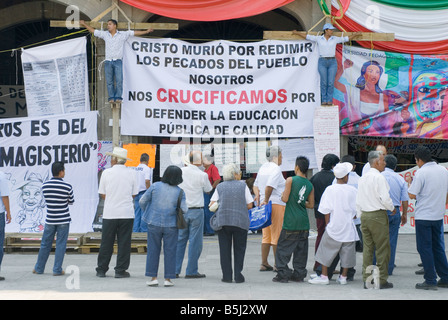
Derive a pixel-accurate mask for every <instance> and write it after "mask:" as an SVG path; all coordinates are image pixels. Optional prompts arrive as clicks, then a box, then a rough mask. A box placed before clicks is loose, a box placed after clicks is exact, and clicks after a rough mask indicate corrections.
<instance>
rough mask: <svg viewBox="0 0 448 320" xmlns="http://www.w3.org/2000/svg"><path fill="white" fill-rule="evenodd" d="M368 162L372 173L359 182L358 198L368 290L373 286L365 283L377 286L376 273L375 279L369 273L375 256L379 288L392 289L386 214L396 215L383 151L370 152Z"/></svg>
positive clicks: (363, 269) (365, 279)
mask: <svg viewBox="0 0 448 320" xmlns="http://www.w3.org/2000/svg"><path fill="white" fill-rule="evenodd" d="M368 160H369V163H370V169H369V171H368V172H367V173H366V174H365V175H363V176H361V178H360V179H359V182H358V194H357V197H356V207H357V210H358V215H361V231H362V238H363V264H362V275H363V280H364V286H365V288H366V289H367V288H369V287H370V286H371V283H370V282H369V283H366V281H367V279H372V280H373V281H374V285H375V286H376V285H377V284H378V281H377V280H378V279H377V278H376V276H375V271H376V269H375V268H373V269H372V271H373V273H374V274H373V276H372V275H371V274H369V273H368V272H366V270H369V269H370V268H371V265H372V261H373V253H374V252H375V255H376V267H377V270H379V288H380V289H388V288H392V287H393V285H392V283H390V282H387V279H388V276H389V274H388V269H387V268H388V264H389V260H390V242H389V218H388V216H387V210H389V211H391V212H392V214H395V207H394V204H393V202H392V199H391V197H390V195H389V189H390V188H389V184H388V183H387V180H386V178H385V177H384V176H383V175H382V174H381V172H383V171H384V168H385V167H386V163H385V161H384V154H383V153H382V152H381V151H370V152H369V155H368Z"/></svg>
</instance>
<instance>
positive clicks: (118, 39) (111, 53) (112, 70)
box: [79, 19, 153, 103]
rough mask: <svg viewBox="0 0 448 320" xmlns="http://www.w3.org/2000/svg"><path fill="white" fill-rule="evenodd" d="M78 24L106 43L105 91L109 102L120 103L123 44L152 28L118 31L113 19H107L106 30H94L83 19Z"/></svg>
mask: <svg viewBox="0 0 448 320" xmlns="http://www.w3.org/2000/svg"><path fill="white" fill-rule="evenodd" d="M79 24H80V25H82V26H83V27H85V28H86V29H87V30H89V31H90V32H91V33H93V35H94V36H95V37H98V38H101V39H103V40H104V41H105V43H106V58H105V62H104V74H105V76H106V84H107V92H108V94H109V102H110V103H114V102H115V103H121V101H122V100H123V97H122V95H123V63H122V58H123V44H124V43H125V42H126V41H127V39H128V38H129V37H131V36H141V35H144V34H147V33H150V32H152V31H153V30H152V29H148V30H144V31H133V30H129V31H118V30H117V25H118V22H117V21H116V20H114V19H110V20H109V21H107V31H103V30H95V29H94V28H92V27H91V26H89V25H87V24H86V23H85V22H84V20H81V21H79Z"/></svg>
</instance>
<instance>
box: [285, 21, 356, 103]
mask: <svg viewBox="0 0 448 320" xmlns="http://www.w3.org/2000/svg"><path fill="white" fill-rule="evenodd" d="M335 29H336V28H335V27H334V26H333V25H332V24H331V23H326V24H325V25H324V28H323V31H324V34H323V35H321V36H312V35H309V34H307V35H306V40H311V41H315V42H316V43H317V47H318V48H319V55H320V57H319V62H318V71H319V75H320V95H321V104H322V105H323V106H325V105H329V106H331V105H332V104H333V89H334V79H335V77H336V72H337V71H338V64H337V62H336V58H335V54H336V45H337V44H338V43H344V42H347V41H350V40H352V39H354V38H356V37H358V36H359V35H360V34H361V33H360V32H355V33H352V34H351V35H350V36H348V37H334V36H333V30H335ZM292 33H293V34H295V35H300V36H301V35H302V34H301V33H300V32H297V31H296V30H294V31H293V32H292Z"/></svg>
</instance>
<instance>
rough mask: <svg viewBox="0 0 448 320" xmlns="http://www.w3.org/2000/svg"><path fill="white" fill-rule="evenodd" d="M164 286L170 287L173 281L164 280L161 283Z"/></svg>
mask: <svg viewBox="0 0 448 320" xmlns="http://www.w3.org/2000/svg"><path fill="white" fill-rule="evenodd" d="M163 286H164V287H172V286H174V283H172V282H171V281H170V280H165V282H164V283H163Z"/></svg>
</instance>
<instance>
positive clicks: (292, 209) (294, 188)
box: [283, 176, 313, 230]
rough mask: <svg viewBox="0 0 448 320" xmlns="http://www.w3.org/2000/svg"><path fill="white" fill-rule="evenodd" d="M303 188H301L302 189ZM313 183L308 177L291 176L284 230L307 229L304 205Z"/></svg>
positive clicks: (307, 223) (306, 214) (308, 221)
mask: <svg viewBox="0 0 448 320" xmlns="http://www.w3.org/2000/svg"><path fill="white" fill-rule="evenodd" d="M302 188H303V189H302ZM312 190H313V185H312V184H311V182H309V181H308V179H305V178H302V177H299V176H294V177H292V184H291V192H290V194H289V198H288V201H287V202H286V208H285V216H284V218H283V229H285V230H309V229H310V220H309V218H308V212H307V210H306V207H305V202H306V201H307V200H308V196H309V195H310V192H311V191H312Z"/></svg>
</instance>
